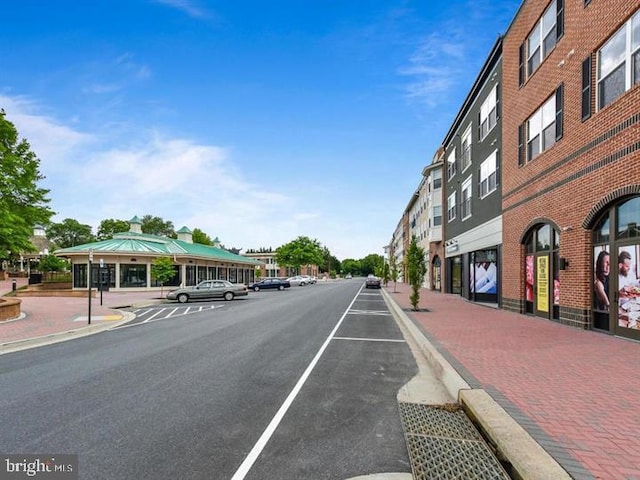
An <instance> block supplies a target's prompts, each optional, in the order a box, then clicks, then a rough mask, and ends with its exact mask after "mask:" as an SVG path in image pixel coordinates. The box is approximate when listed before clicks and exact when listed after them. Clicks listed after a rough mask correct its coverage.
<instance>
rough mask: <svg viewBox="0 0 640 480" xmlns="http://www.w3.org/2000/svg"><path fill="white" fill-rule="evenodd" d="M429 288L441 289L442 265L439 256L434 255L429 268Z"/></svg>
mask: <svg viewBox="0 0 640 480" xmlns="http://www.w3.org/2000/svg"><path fill="white" fill-rule="evenodd" d="M431 275H432V277H431V286H432V287H431V288H432V289H433V290H437V291H441V290H442V266H441V261H440V257H439V256H437V255H436V256H435V257H434V259H433V262H432V268H431Z"/></svg>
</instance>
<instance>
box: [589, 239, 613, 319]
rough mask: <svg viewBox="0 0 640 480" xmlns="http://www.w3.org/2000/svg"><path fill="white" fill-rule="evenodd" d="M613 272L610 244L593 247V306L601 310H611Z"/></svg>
mask: <svg viewBox="0 0 640 480" xmlns="http://www.w3.org/2000/svg"><path fill="white" fill-rule="evenodd" d="M610 272H611V255H610V254H609V246H608V245H598V246H596V247H593V277H594V278H593V308H594V309H595V310H600V311H604V312H606V311H608V310H609V278H610V277H609V273H610Z"/></svg>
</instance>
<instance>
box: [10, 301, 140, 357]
mask: <svg viewBox="0 0 640 480" xmlns="http://www.w3.org/2000/svg"><path fill="white" fill-rule="evenodd" d="M114 310H115V309H114ZM116 311H118V312H119V314H120V315H122V320H119V321H118V322H115V321H101V323H96V324H94V325H90V326H86V327H80V328H74V329H72V330H66V331H64V332H57V333H51V334H49V335H43V336H41V337H34V338H26V339H24V340H16V341H14V342H7V343H3V344H0V355H4V354H6V353H14V352H19V351H22V350H28V349H30V348H36V347H42V346H44V345H53V344H54V343H60V342H66V341H67V340H73V339H75V338H81V337H86V336H88V335H93V334H95V333H100V332H104V331H105V330H109V329H111V328H114V327H118V326H120V325H123V324H125V323H128V322H130V321H131V320H133V319H134V318H136V316H135V314H133V313H130V312H123V311H120V310H116Z"/></svg>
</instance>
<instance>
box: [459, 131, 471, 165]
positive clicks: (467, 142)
mask: <svg viewBox="0 0 640 480" xmlns="http://www.w3.org/2000/svg"><path fill="white" fill-rule="evenodd" d="M471 141H472V136H471V125H469V126H468V127H467V129H466V130H465V132H464V134H463V135H462V155H461V158H462V168H461V171H462V172H464V171H465V170H466V169H467V168H469V167H470V166H471Z"/></svg>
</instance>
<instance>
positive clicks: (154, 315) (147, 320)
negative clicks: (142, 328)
mask: <svg viewBox="0 0 640 480" xmlns="http://www.w3.org/2000/svg"><path fill="white" fill-rule="evenodd" d="M165 310H166V309H165V308H163V309H161V310H158V311H157V312H156V313H154V314H153V315H151V316H150V317H149V318H147V319H146V320H145V321H144V322H142V323H147V322H149V321H150V320H153V319H154V318H156V317H157V316H158V315H160V314H161V313H162V312H164V311H165Z"/></svg>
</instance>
